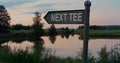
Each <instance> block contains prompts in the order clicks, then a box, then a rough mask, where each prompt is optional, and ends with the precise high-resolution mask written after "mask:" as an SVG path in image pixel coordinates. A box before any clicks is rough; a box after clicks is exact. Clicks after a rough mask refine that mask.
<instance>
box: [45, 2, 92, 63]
mask: <svg viewBox="0 0 120 63" xmlns="http://www.w3.org/2000/svg"><path fill="white" fill-rule="evenodd" d="M84 5H85V10H64V11H49V12H48V13H47V14H46V15H45V17H44V19H45V20H46V21H47V23H48V24H84V41H83V63H88V40H89V17H90V6H91V2H90V1H89V0H86V1H85V3H84Z"/></svg>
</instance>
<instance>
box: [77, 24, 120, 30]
mask: <svg viewBox="0 0 120 63" xmlns="http://www.w3.org/2000/svg"><path fill="white" fill-rule="evenodd" d="M83 28H84V26H79V27H78V29H83ZM90 29H99V30H104V29H120V25H108V26H102V25H101V26H98V25H91V26H90Z"/></svg>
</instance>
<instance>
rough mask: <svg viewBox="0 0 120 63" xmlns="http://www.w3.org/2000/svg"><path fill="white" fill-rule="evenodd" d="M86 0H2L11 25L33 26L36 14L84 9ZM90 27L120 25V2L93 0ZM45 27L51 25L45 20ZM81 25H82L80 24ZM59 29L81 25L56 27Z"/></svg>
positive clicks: (114, 0)
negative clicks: (37, 12) (36, 12)
mask: <svg viewBox="0 0 120 63" xmlns="http://www.w3.org/2000/svg"><path fill="white" fill-rule="evenodd" d="M84 1H85V0H0V5H4V6H5V7H6V9H7V11H8V13H9V15H10V16H11V19H12V20H11V24H23V25H31V24H33V21H32V18H33V17H34V12H35V11H39V12H41V13H42V16H43V17H44V15H45V14H46V13H47V12H48V11H56V10H76V9H84ZM91 2H92V6H91V12H90V13H91V14H90V25H120V0H91ZM43 17H42V18H43ZM43 22H44V23H45V24H44V27H49V24H47V23H46V21H45V20H44V19H43ZM80 25H81V24H80ZM56 26H58V27H62V26H69V27H78V26H79V25H76V24H72V25H56Z"/></svg>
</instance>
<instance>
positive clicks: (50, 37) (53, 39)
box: [49, 36, 56, 44]
mask: <svg viewBox="0 0 120 63" xmlns="http://www.w3.org/2000/svg"><path fill="white" fill-rule="evenodd" d="M49 40H50V41H51V43H52V44H54V43H55V41H56V36H49Z"/></svg>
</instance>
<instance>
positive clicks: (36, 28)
mask: <svg viewBox="0 0 120 63" xmlns="http://www.w3.org/2000/svg"><path fill="white" fill-rule="evenodd" d="M41 21H42V19H41V13H40V12H37V11H36V12H35V17H33V22H34V24H33V26H32V28H33V33H34V34H35V35H39V36H42V35H44V29H43V28H42V27H43V23H42V22H41Z"/></svg>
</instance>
